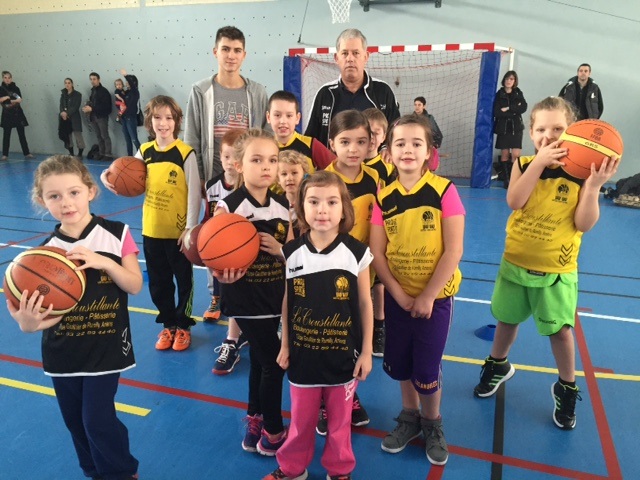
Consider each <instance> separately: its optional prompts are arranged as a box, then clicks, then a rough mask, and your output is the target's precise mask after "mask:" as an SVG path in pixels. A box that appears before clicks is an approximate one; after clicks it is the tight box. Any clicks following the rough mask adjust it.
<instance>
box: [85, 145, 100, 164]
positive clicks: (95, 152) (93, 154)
mask: <svg viewBox="0 0 640 480" xmlns="http://www.w3.org/2000/svg"><path fill="white" fill-rule="evenodd" d="M99 155H100V147H98V144H97V143H95V144H94V145H93V146H92V147H91V148H90V149H89V151H88V152H87V158H88V159H89V160H94V159H96V158H97V157H98V156H99Z"/></svg>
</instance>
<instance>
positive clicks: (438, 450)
mask: <svg viewBox="0 0 640 480" xmlns="http://www.w3.org/2000/svg"><path fill="white" fill-rule="evenodd" d="M420 425H421V427H422V434H423V435H424V439H425V442H426V445H425V452H426V454H427V459H428V460H429V462H431V463H432V464H433V465H444V464H445V463H447V460H448V459H449V448H448V447H447V441H446V440H445V439H444V432H443V431H442V419H441V418H440V419H438V420H428V419H426V418H421V419H420Z"/></svg>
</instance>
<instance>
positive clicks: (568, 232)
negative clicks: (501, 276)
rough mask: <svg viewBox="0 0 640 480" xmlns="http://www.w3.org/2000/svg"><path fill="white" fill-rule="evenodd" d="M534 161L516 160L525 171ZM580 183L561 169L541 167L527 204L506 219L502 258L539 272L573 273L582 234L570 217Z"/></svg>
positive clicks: (574, 207)
mask: <svg viewBox="0 0 640 480" xmlns="http://www.w3.org/2000/svg"><path fill="white" fill-rule="evenodd" d="M534 158H535V157H534V156H530V157H520V159H519V160H518V164H517V166H518V168H520V170H521V171H522V172H524V171H526V169H527V168H528V167H529V165H530V164H531V161H532V160H533V159H534ZM582 183H583V182H582V180H580V179H577V178H574V177H572V176H571V175H569V174H568V173H566V172H565V171H564V170H562V169H561V168H545V169H544V170H543V171H542V174H541V175H540V180H538V181H537V183H536V186H535V187H534V189H533V191H532V192H531V196H530V197H529V200H527V203H526V204H525V205H524V207H522V208H521V209H520V210H515V211H514V212H512V213H511V215H510V216H509V220H508V221H507V229H506V230H507V239H506V241H505V250H504V258H505V259H506V260H507V261H509V262H511V263H513V264H514V265H517V266H519V267H522V268H526V269H528V270H534V271H539V272H545V273H569V272H573V271H574V270H576V269H577V268H578V252H579V251H580V243H581V242H582V232H580V231H578V229H577V228H576V225H575V222H574V220H573V217H574V214H575V211H576V207H577V205H578V199H579V194H580V188H581V187H582Z"/></svg>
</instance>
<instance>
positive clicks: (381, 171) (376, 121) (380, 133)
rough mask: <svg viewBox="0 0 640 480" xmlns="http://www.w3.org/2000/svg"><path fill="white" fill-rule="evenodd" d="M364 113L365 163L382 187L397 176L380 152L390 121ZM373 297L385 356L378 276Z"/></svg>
mask: <svg viewBox="0 0 640 480" xmlns="http://www.w3.org/2000/svg"><path fill="white" fill-rule="evenodd" d="M362 115H363V116H364V117H365V118H366V119H367V121H368V122H369V128H370V129H371V145H370V146H369V153H368V154H367V158H368V160H366V161H365V162H364V164H365V165H367V166H369V167H371V168H373V169H374V170H375V171H376V172H378V175H380V187H381V188H382V187H384V186H386V185H388V184H389V183H391V182H392V181H393V179H394V177H395V175H394V171H393V165H392V164H391V163H387V162H385V161H384V160H383V159H382V155H380V153H378V149H379V148H380V145H382V144H383V143H384V141H385V139H386V138H387V128H388V127H389V122H388V121H387V117H385V115H384V113H382V111H381V110H379V109H377V108H367V109H366V110H365V111H364V112H362ZM371 297H372V299H373V356H374V357H382V356H384V343H385V330H384V318H385V317H384V285H382V283H381V282H380V279H378V277H377V276H376V277H375V279H374V281H373V287H372V288H371Z"/></svg>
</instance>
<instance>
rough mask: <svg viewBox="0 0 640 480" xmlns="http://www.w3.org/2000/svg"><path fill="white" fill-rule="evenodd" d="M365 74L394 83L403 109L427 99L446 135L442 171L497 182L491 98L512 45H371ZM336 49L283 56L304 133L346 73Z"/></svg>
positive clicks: (479, 183) (479, 184)
mask: <svg viewBox="0 0 640 480" xmlns="http://www.w3.org/2000/svg"><path fill="white" fill-rule="evenodd" d="M367 50H368V51H369V52H370V56H369V61H368V63H367V72H368V73H369V74H370V75H371V76H372V77H374V78H378V79H380V80H383V81H385V82H387V83H388V84H389V86H390V87H391V89H392V90H393V92H394V93H395V96H396V99H397V100H398V103H399V105H400V113H401V114H407V113H411V112H413V99H414V98H415V97H425V98H426V100H427V110H428V112H429V113H430V114H431V115H433V116H434V117H435V119H436V122H437V123H438V125H439V127H440V130H442V133H443V135H444V140H443V142H442V145H441V147H440V155H441V158H442V161H441V162H440V168H439V170H438V173H439V174H440V175H443V176H447V177H459V178H469V179H470V184H471V186H472V187H476V188H487V187H489V186H490V185H491V168H492V163H493V100H494V97H495V93H496V90H497V85H498V77H499V75H500V64H501V61H502V58H503V57H504V56H505V55H509V56H510V59H509V66H510V69H511V68H512V65H513V49H510V48H505V47H499V46H497V45H495V44H493V43H456V44H442V45H402V46H387V47H375V46H370V47H368V48H367ZM335 51H336V50H335V48H333V47H326V48H292V49H290V50H289V56H287V57H284V61H283V75H284V89H285V90H288V91H290V92H292V93H294V94H295V95H296V96H297V97H298V99H299V101H300V107H301V110H302V119H303V122H302V125H301V131H303V132H304V129H305V128H306V124H307V122H308V116H309V112H310V110H311V107H312V106H313V99H314V98H315V95H316V92H317V91H318V89H319V88H320V87H321V86H322V85H324V84H325V83H328V82H331V81H335V79H336V78H338V76H339V75H340V70H339V69H338V66H337V65H336V63H335V61H334V54H335Z"/></svg>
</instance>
